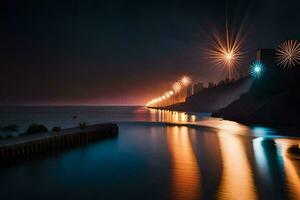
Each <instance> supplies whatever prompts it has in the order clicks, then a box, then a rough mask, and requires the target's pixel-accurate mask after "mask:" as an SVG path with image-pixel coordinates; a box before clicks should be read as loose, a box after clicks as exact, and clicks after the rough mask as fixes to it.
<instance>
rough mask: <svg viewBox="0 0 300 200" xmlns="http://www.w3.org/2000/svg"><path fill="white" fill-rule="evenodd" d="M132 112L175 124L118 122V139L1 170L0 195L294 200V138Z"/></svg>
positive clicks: (297, 193) (299, 192)
mask: <svg viewBox="0 0 300 200" xmlns="http://www.w3.org/2000/svg"><path fill="white" fill-rule="evenodd" d="M101 113H102V112H101ZM132 113H134V114H135V116H131V117H127V118H126V119H125V120H129V119H132V118H133V119H134V120H136V121H151V122H171V123H174V125H173V126H168V124H167V125H166V124H164V123H162V124H160V125H158V126H157V125H156V126H152V124H151V123H149V124H147V125H145V124H139V123H134V124H132V123H131V124H127V123H120V134H119V136H118V138H116V139H111V140H108V141H103V142H99V143H96V144H93V145H87V146H84V147H82V148H79V149H75V150H70V151H66V152H64V153H63V154H61V155H55V156H53V157H49V158H46V159H45V160H42V161H35V162H32V163H27V164H24V165H22V166H17V167H15V168H11V169H6V170H3V171H1V170H0V180H1V182H0V192H1V195H2V196H1V197H7V196H13V197H20V196H22V197H23V196H24V197H28V198H29V197H30V198H31V199H35V198H38V197H40V196H44V197H45V199H63V198H64V197H63V194H64V193H66V194H68V195H69V196H70V199H205V200H206V199H243V200H244V199H299V197H300V161H299V160H296V159H294V158H292V157H291V156H290V155H289V154H288V153H287V150H288V149H289V148H290V147H291V146H295V145H299V144H300V139H293V138H287V137H283V136H280V135H278V136H276V131H275V130H272V129H267V128H264V127H253V128H251V127H248V126H245V125H242V124H239V123H236V122H232V121H226V120H221V119H213V118H209V117H208V115H203V114H196V113H192V114H190V113H183V112H171V111H161V110H149V111H148V110H143V109H139V110H138V111H135V112H132ZM116 115H117V113H116ZM124 115H125V114H124ZM101 116H102V115H101ZM176 124H178V125H176ZM179 125H180V126H179ZM182 125H183V126H182ZM190 125H192V126H190ZM198 126H199V127H198ZM203 127H209V128H203ZM37 169H38V170H37ZM20 177H22V179H20ZM41 180H47V181H41ZM70 180H72V181H70ZM12 188H13V189H12ZM36 188H38V189H36ZM87 194H88V195H87ZM6 195H7V196H6ZM47 195H48V196H49V198H46V197H47ZM3 199H8V198H3ZM11 199H20V198H11Z"/></svg>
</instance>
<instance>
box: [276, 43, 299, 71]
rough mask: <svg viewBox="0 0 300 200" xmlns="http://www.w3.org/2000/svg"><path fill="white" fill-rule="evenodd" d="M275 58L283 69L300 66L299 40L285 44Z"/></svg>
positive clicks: (281, 45) (278, 50)
mask: <svg viewBox="0 0 300 200" xmlns="http://www.w3.org/2000/svg"><path fill="white" fill-rule="evenodd" d="M275 57H276V62H277V64H278V65H279V66H281V67H283V68H291V67H294V66H295V65H296V64H300V43H299V42H298V41H297V40H287V41H285V42H283V43H282V44H280V45H279V47H278V48H277V49H276V53H275Z"/></svg>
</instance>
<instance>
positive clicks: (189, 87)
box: [186, 85, 194, 97]
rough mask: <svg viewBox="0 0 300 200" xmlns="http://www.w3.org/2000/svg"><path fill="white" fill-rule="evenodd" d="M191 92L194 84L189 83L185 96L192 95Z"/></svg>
mask: <svg viewBox="0 0 300 200" xmlns="http://www.w3.org/2000/svg"><path fill="white" fill-rule="evenodd" d="M193 94H194V85H189V86H188V87H187V88H186V96H187V97H189V96H192V95H193Z"/></svg>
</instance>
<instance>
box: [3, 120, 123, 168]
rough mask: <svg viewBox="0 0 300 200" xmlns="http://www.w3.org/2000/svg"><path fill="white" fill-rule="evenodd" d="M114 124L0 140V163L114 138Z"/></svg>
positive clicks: (115, 132) (116, 130)
mask: <svg viewBox="0 0 300 200" xmlns="http://www.w3.org/2000/svg"><path fill="white" fill-rule="evenodd" d="M117 135H118V126H117V125H116V124H99V125H93V126H87V127H86V128H84V129H80V128H70V129H64V130H61V131H60V132H45V133H38V134H33V135H28V136H20V137H17V138H11V139H2V140H0V162H1V163H3V162H4V163H5V162H7V161H18V162H19V161H23V160H28V159H32V158H35V157H38V156H40V155H44V154H47V153H51V152H56V151H60V150H63V149H67V148H71V147H75V146H79V145H83V144H87V143H92V142H95V141H98V140H101V139H105V138H110V137H116V136H117Z"/></svg>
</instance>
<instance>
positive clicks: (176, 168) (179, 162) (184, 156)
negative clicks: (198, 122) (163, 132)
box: [167, 126, 201, 200]
mask: <svg viewBox="0 0 300 200" xmlns="http://www.w3.org/2000/svg"><path fill="white" fill-rule="evenodd" d="M167 138H168V146H169V150H170V153H171V158H172V185H173V186H172V192H173V195H172V196H173V197H174V199H187V200H190V199H197V198H199V197H200V191H201V183H200V180H201V179H200V177H201V175H200V171H199V166H198V163H197V158H196V156H195V153H194V150H193V147H192V144H191V141H190V134H189V130H188V128H187V127H177V126H175V127H167Z"/></svg>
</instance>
